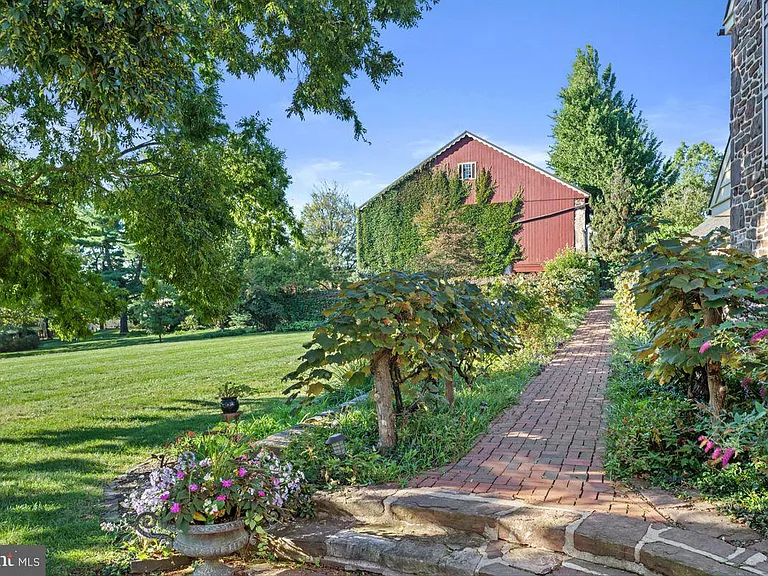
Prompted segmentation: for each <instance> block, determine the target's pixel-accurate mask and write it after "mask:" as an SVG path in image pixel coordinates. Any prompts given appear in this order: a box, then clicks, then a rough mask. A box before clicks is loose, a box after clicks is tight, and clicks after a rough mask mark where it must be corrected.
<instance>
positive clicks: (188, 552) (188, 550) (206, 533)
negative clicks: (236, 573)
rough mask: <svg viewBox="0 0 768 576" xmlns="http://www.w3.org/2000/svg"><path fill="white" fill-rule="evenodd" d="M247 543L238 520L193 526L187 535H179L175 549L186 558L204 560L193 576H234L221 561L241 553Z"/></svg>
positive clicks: (243, 528) (245, 534)
mask: <svg viewBox="0 0 768 576" xmlns="http://www.w3.org/2000/svg"><path fill="white" fill-rule="evenodd" d="M247 543H248V532H246V531H245V524H244V523H243V521H242V520H235V521H233V522H226V523H224V524H206V525H201V526H195V525H192V526H190V527H189V530H188V531H187V532H186V533H184V532H177V533H176V537H175V538H174V540H173V547H174V549H175V550H176V551H178V552H180V553H181V554H184V555H185V556H191V557H193V558H201V559H202V560H203V563H202V564H200V565H199V566H198V567H197V568H195V571H194V572H193V573H192V576H231V574H232V568H230V567H229V566H227V565H226V564H224V563H223V562H222V561H221V560H219V558H222V557H223V556H229V555H230V554H234V553H235V552H237V551H238V550H242V549H243V548H244V547H245V545H246V544H247Z"/></svg>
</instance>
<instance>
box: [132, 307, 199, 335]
mask: <svg viewBox="0 0 768 576" xmlns="http://www.w3.org/2000/svg"><path fill="white" fill-rule="evenodd" d="M131 314H132V315H133V317H134V320H135V322H136V323H137V324H139V326H141V327H142V328H143V329H144V330H146V331H147V332H149V333H150V334H156V335H157V336H158V337H159V338H160V341H161V342H162V341H163V334H167V333H169V332H172V331H173V330H174V329H175V328H176V327H177V326H178V325H179V324H181V321H182V320H183V319H184V317H185V316H186V314H187V310H186V309H185V308H183V307H182V306H180V305H178V304H177V303H176V302H175V301H174V300H173V299H172V298H168V297H163V298H159V299H158V300H146V299H144V298H142V299H141V300H140V301H139V302H138V303H137V304H136V305H135V306H134V307H133V308H132V309H131Z"/></svg>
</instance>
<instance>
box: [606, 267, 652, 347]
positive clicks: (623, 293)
mask: <svg viewBox="0 0 768 576" xmlns="http://www.w3.org/2000/svg"><path fill="white" fill-rule="evenodd" d="M639 282H640V272H638V271H634V272H630V271H624V272H622V273H621V274H619V276H618V277H617V278H616V280H615V281H614V287H615V288H616V291H615V292H614V294H613V299H614V301H615V302H616V324H615V329H616V331H617V333H618V335H619V336H622V337H627V338H635V339H637V341H638V342H645V341H647V336H648V334H647V332H646V328H645V323H646V321H647V319H646V316H645V314H643V313H641V312H638V310H637V304H636V302H635V294H634V292H633V289H634V287H635V286H636V285H637V284H638V283H639Z"/></svg>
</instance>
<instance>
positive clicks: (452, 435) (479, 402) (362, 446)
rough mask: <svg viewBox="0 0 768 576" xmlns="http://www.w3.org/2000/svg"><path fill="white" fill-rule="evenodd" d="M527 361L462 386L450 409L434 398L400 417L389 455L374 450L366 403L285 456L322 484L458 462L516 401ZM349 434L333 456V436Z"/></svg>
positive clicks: (390, 477)
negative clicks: (330, 442)
mask: <svg viewBox="0 0 768 576" xmlns="http://www.w3.org/2000/svg"><path fill="white" fill-rule="evenodd" d="M532 372H533V368H532V367H531V366H530V365H528V366H526V367H524V368H523V369H518V370H516V371H510V372H501V373H496V374H494V375H493V376H491V377H489V378H482V379H480V380H478V381H477V382H476V383H475V385H474V386H472V387H471V388H470V387H468V386H460V387H458V388H457V390H456V401H455V403H454V405H453V406H452V407H450V406H448V405H447V404H446V403H444V402H434V403H433V404H430V405H428V406H426V409H424V410H420V411H418V412H416V413H414V414H411V415H408V416H404V417H402V418H401V419H400V422H399V424H400V426H399V428H398V443H397V445H396V446H395V447H394V448H393V449H392V450H391V451H389V452H388V453H387V454H386V455H385V456H383V455H381V454H379V453H378V452H377V451H376V444H377V441H378V430H377V421H376V411H375V410H374V408H373V403H371V402H368V403H365V404H361V405H358V406H356V407H355V408H354V409H351V410H348V411H346V412H344V413H342V414H341V415H340V416H339V418H338V419H337V420H336V421H333V422H327V423H325V424H324V425H321V426H316V427H314V428H310V429H308V431H307V432H306V433H305V434H304V435H302V436H301V437H299V438H298V439H297V440H295V441H294V442H293V443H292V444H291V446H290V447H289V448H288V449H287V451H286V453H285V454H284V458H285V459H286V460H289V461H290V462H292V463H293V464H294V466H296V467H297V468H298V469H300V470H302V471H303V472H304V473H305V474H306V476H307V480H308V481H309V482H310V483H311V484H313V485H315V486H318V487H328V486H334V485H360V484H363V485H365V484H376V483H381V482H394V481H398V482H405V481H407V480H408V479H410V478H412V477H414V476H416V475H417V474H419V473H420V472H422V471H424V470H429V469H431V468H434V467H436V466H443V465H446V464H449V463H451V462H455V461H456V460H458V459H459V458H460V457H461V456H463V455H464V454H466V453H467V452H468V451H469V450H470V448H471V447H472V445H473V444H474V442H475V440H476V439H477V437H478V436H479V435H481V434H483V433H484V432H486V431H487V430H488V426H489V424H490V422H491V421H492V420H493V418H494V417H495V416H496V415H497V414H499V413H500V412H501V411H502V410H504V408H506V407H507V406H509V404H511V403H512V402H514V401H515V400H516V399H517V397H518V396H519V394H520V392H521V391H522V389H523V388H524V386H525V383H526V381H527V380H528V378H529V377H530V376H531V374H532ZM335 433H342V434H344V435H345V436H347V442H346V444H347V451H348V454H347V456H345V457H341V458H339V457H337V456H334V455H333V454H331V452H330V451H329V450H328V447H327V446H326V445H325V441H326V440H327V439H328V437H329V436H330V435H331V434H335Z"/></svg>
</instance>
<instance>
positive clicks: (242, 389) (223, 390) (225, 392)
mask: <svg viewBox="0 0 768 576" xmlns="http://www.w3.org/2000/svg"><path fill="white" fill-rule="evenodd" d="M250 392H251V387H250V386H246V385H245V384H233V383H232V382H224V384H222V385H221V386H219V388H218V392H217V397H218V398H219V400H220V404H221V411H222V413H224V414H234V413H235V412H237V411H238V410H239V409H240V401H239V400H238V396H243V395H245V394H248V393H250Z"/></svg>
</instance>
